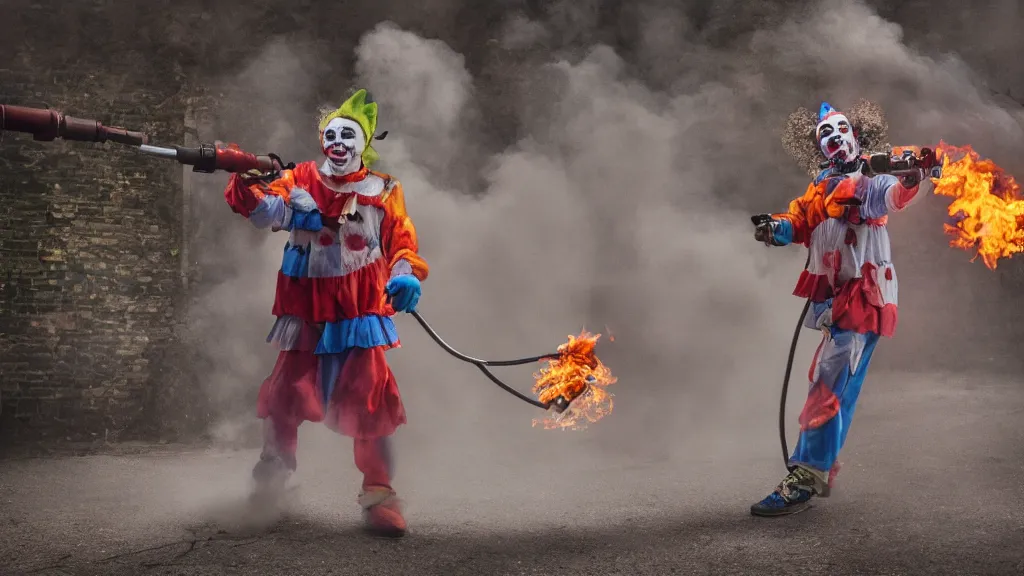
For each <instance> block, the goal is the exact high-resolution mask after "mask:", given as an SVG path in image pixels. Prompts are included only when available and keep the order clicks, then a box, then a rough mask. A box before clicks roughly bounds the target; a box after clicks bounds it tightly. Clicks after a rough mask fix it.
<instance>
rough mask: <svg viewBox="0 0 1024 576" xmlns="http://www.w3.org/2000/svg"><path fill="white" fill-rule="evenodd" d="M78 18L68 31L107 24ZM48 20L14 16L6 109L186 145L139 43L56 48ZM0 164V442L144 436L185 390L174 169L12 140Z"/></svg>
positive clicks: (175, 84) (156, 66) (174, 110)
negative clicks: (39, 111)
mask: <svg viewBox="0 0 1024 576" xmlns="http://www.w3.org/2000/svg"><path fill="white" fill-rule="evenodd" d="M83 5H84V7H81V8H79V10H80V11H79V12H78V13H77V14H74V15H66V16H67V17H68V18H72V17H78V18H80V21H81V22H82V23H83V26H84V25H86V24H87V23H88V22H90V17H92V18H97V17H99V18H105V17H106V16H105V15H106V12H104V11H102V8H103V7H102V5H100V4H97V5H96V6H91V5H90V3H83ZM90 9H92V10H93V12H90V11H89V10H90ZM46 12H47V11H46V6H38V5H37V6H35V7H34V8H33V7H22V10H21V11H20V12H19V11H17V10H15V11H14V12H13V13H12V12H7V13H8V14H10V15H11V16H12V17H13V19H14V20H15V21H18V20H20V21H21V22H22V23H23V24H25V26H22V27H21V28H20V33H21V34H22V37H21V38H18V39H20V40H21V41H22V43H21V49H20V50H18V51H17V57H16V58H14V59H13V60H9V61H7V62H5V63H4V64H0V66H3V68H4V69H3V70H0V77H2V78H3V81H2V82H0V102H3V103H7V104H16V105H24V106H35V107H52V108H55V109H58V110H61V111H63V112H64V113H66V114H68V115H71V116H76V117H81V118H92V119H96V120H99V121H101V122H103V123H104V124H106V125H115V126H125V127H130V128H132V129H137V130H142V131H145V132H147V133H148V134H150V136H151V138H153V139H154V140H157V141H162V142H171V143H177V142H179V141H180V140H181V138H182V132H183V117H184V110H185V106H186V103H187V102H186V98H185V97H184V96H185V92H183V82H182V78H181V76H180V74H175V70H174V63H173V62H168V61H160V60H154V59H153V58H152V55H151V54H150V53H148V52H147V45H146V42H145V39H140V40H139V42H138V43H137V44H136V45H135V46H132V45H130V44H121V45H119V46H112V45H110V43H111V42H112V40H111V39H110V38H109V37H107V38H102V39H100V40H99V41H98V42H97V44H96V45H95V49H93V50H85V49H83V47H84V46H87V44H85V43H81V42H74V43H70V44H68V45H64V46H62V45H61V44H60V43H59V42H57V43H54V42H53V39H52V37H50V36H49V34H50V33H51V32H52V26H40V27H38V28H36V27H33V23H34V22H36V21H37V19H43V18H45V17H46V16H47V14H46ZM11 23H13V22H10V21H9V23H8V24H5V26H8V25H9V24H11ZM48 30H49V31H50V32H48ZM9 40H15V39H14V38H9ZM43 47H46V48H47V49H43ZM114 54H116V58H115V57H112V56H113V55H114ZM5 60H6V59H5ZM0 162H2V168H0V405H2V411H0V438H2V439H4V443H5V444H6V440H7V439H10V438H19V439H22V438H24V439H28V438H61V439H70V440H95V439H106V440H115V439H123V438H130V437H134V436H138V435H140V434H142V433H144V432H151V431H152V430H153V428H154V426H156V425H158V424H159V422H158V421H156V420H155V419H154V414H153V410H154V409H155V408H156V407H157V406H159V405H161V404H163V403H166V395H167V394H168V393H169V392H170V391H171V390H173V389H174V388H175V387H177V386H181V385H182V382H181V381H179V380H178V379H176V375H177V374H176V373H177V372H178V371H177V367H178V366H179V365H180V361H181V354H182V350H181V349H180V347H179V346H178V344H177V338H176V331H177V323H178V322H179V319H180V318H181V317H182V311H183V304H184V300H183V297H184V292H183V274H182V264H181V261H180V258H181V255H182V251H183V243H182V229H183V228H182V213H183V206H182V192H181V191H182V187H181V176H180V175H181V168H180V166H178V165H177V164H176V163H173V162H168V161H166V160H160V159H154V158H149V157H145V156H142V155H141V154H139V153H138V152H137V151H135V150H132V149H131V148H128V147H124V146H120V145H116V144H109V143H108V144H103V145H100V144H93V143H82V142H65V141H62V140H56V141H53V142H35V141H33V140H32V138H31V136H29V135H25V134H13V133H7V134H5V135H4V140H3V142H2V144H0ZM186 380H187V379H186Z"/></svg>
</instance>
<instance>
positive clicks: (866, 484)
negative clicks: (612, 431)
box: [0, 374, 1024, 576]
mask: <svg viewBox="0 0 1024 576" xmlns="http://www.w3.org/2000/svg"><path fill="white" fill-rule="evenodd" d="M870 383H871V384H870V388H866V389H865V394H864V396H863V403H862V405H861V406H860V407H859V409H858V413H857V416H856V418H857V420H856V423H855V426H854V428H853V431H852V432H851V437H850V440H849V443H848V445H847V450H846V451H845V452H844V454H843V456H842V460H843V462H844V468H843V470H842V472H841V473H840V475H839V480H838V486H837V488H836V490H835V491H834V493H833V495H832V497H830V498H828V499H826V500H821V501H819V502H818V504H817V505H816V506H815V507H813V508H812V509H811V510H809V511H807V512H805V513H802V514H799V515H796V516H792V517H786V518H777V519H764V518H754V517H751V516H750V515H749V511H748V507H749V505H750V503H751V502H753V501H755V500H757V499H759V498H760V497H761V496H763V495H764V493H766V492H767V490H769V489H770V488H771V487H772V486H773V485H774V483H776V482H777V481H778V480H779V478H780V477H781V475H782V473H783V469H782V464H781V458H780V455H779V454H778V448H777V440H776V438H775V436H774V430H772V429H771V428H770V427H767V428H766V429H764V434H763V435H761V436H759V437H756V438H750V439H749V441H746V442H742V441H737V442H734V443H731V444H730V443H729V442H718V443H716V441H715V438H714V436H715V435H714V434H713V433H712V432H709V433H708V434H707V436H705V437H701V436H700V435H699V434H690V435H689V437H688V438H686V439H680V441H679V446H678V450H673V451H671V452H665V451H659V450H645V449H643V447H642V446H639V445H638V446H637V449H636V450H605V451H602V449H601V447H600V446H597V447H595V446H593V445H589V446H588V447H586V448H583V447H580V448H579V449H578V451H573V450H567V449H566V446H564V445H560V444H559V443H560V442H569V441H571V442H584V440H580V439H579V438H580V436H577V437H571V436H569V434H577V433H560V432H559V433H553V432H534V431H533V430H532V429H530V433H531V434H532V436H531V438H533V439H532V440H530V441H529V442H526V441H523V442H519V441H517V440H515V437H516V434H515V433H514V431H506V434H507V436H508V437H509V438H507V439H506V441H505V442H504V443H501V442H498V441H497V440H496V441H495V442H494V444H495V451H494V452H488V453H485V452H481V451H479V450H477V451H476V453H475V454H474V453H467V452H466V451H465V450H462V449H461V447H460V446H457V445H452V444H451V442H453V441H452V440H451V439H450V438H449V439H446V440H444V441H443V442H441V443H440V444H430V445H429V446H430V448H429V449H428V448H420V449H411V448H406V449H405V450H404V451H401V450H400V452H401V453H400V456H401V457H400V458H399V469H398V477H397V479H396V487H397V488H398V489H399V490H400V491H401V495H402V496H403V497H404V498H405V500H406V502H407V517H408V520H409V523H410V533H409V534H408V535H407V536H406V537H405V538H404V539H401V540H387V539H379V538H373V537H370V536H367V535H365V534H364V533H363V532H362V531H361V529H360V518H359V511H358V509H357V507H356V505H355V501H354V499H355V489H356V488H357V485H358V476H357V474H356V472H355V470H354V469H353V467H352V466H351V464H350V457H351V450H350V449H348V450H346V449H345V448H346V447H344V446H342V447H338V442H339V441H338V439H337V438H334V437H332V436H330V435H329V434H327V433H324V432H321V431H319V430H311V431H308V432H307V431H306V430H307V429H306V428H304V429H303V436H301V437H300V440H302V441H303V447H302V448H301V449H300V469H299V473H298V474H297V475H296V478H295V480H296V487H295V488H294V490H293V491H292V492H291V493H290V495H289V499H288V502H287V503H286V505H285V506H284V507H283V508H282V509H281V510H280V511H276V512H271V511H265V510H264V511H258V510H254V509H252V508H251V507H249V506H248V505H247V503H246V502H247V500H246V498H245V495H246V490H247V476H248V472H249V469H250V468H251V466H252V464H253V463H254V460H255V458H256V454H257V452H256V450H253V449H251V448H246V449H224V448H220V449H187V448H181V447H160V448H154V449H152V450H148V451H144V452H143V453H141V454H121V455H118V454H106V455H93V456H85V457H67V458H45V459H19V460H8V461H5V462H0V495H2V498H0V503H2V508H0V573H2V574H11V575H13V574H34V575H58V574H168V575H169V574H183V575H184V574H190V575H191V574H194V575H199V574H203V575H221V574H289V575H297V574H335V575H363V574H365V575H377V574H379V575H406V574H407V575H417V576H427V575H432V574H438V575H441V574H444V575H453V576H454V575H491V574H493V575H519V574H537V575H541V574H551V575H559V576H576V575H595V576H596V575H612V574H617V575H623V576H626V575H647V574H829V575H845V574H877V575H882V574H892V575H896V574H929V575H937V574H957V575H969V574H1024V386H1022V383H1021V382H1020V381H1017V380H1015V379H1013V378H1010V377H1007V376H985V377H977V376H975V377H962V376H951V375H928V374H876V375H874V376H873V378H871V380H870ZM869 392H870V393H869ZM798 395H799V393H798ZM795 403H796V404H798V403H799V400H797V401H795ZM795 408H796V409H798V408H799V406H796V407H795ZM614 416H615V415H614V414H613V415H612V416H611V417H609V418H613V417H614ZM772 419H773V417H772V415H771V414H766V415H765V418H764V421H765V422H771V421H772ZM599 424H600V423H599ZM544 434H548V435H547V436H544ZM552 434H557V436H552ZM529 435H530V434H525V433H524V434H523V436H529ZM562 438H572V440H562ZM538 439H539V440H538ZM590 442H591V443H593V442H597V440H590ZM730 442H732V440H730ZM446 443H447V445H446ZM406 445H407V446H413V445H415V443H411V442H406ZM424 446H425V445H424ZM581 446H582V445H581ZM701 446H704V447H705V448H708V447H709V446H712V447H713V449H700V448H701ZM752 446H753V447H755V448H756V449H753V448H751V447H752ZM325 447H326V448H325ZM545 447H546V448H545ZM499 448H500V449H503V450H506V452H505V453H504V454H499V453H498V449H499ZM526 454H530V455H532V456H533V458H532V459H527V458H525V457H524V456H525V455H526ZM598 455H601V456H600V457H599V456H598Z"/></svg>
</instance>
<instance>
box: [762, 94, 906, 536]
mask: <svg viewBox="0 0 1024 576" xmlns="http://www.w3.org/2000/svg"><path fill="white" fill-rule="evenodd" d="M885 130H886V126H885V121H884V118H883V116H882V113H881V110H879V109H878V108H877V107H876V106H874V105H872V104H870V103H867V102H862V103H861V104H859V105H858V106H857V107H855V108H854V109H852V110H851V113H850V115H849V116H847V115H845V114H843V113H841V112H839V111H837V110H835V109H833V108H832V107H831V106H830V105H829V104H828V103H822V105H821V108H820V111H819V113H818V115H817V117H816V118H815V116H814V115H812V114H811V113H810V112H808V111H806V110H801V111H798V112H796V113H795V114H794V115H793V116H791V117H790V125H789V129H788V130H787V133H786V136H785V137H784V143H785V144H786V146H787V148H788V149H789V151H790V153H791V154H793V155H794V156H796V157H797V158H798V159H799V160H801V161H803V162H804V163H806V165H807V166H808V168H809V170H808V171H809V172H810V173H811V174H812V175H814V174H815V172H817V175H816V177H815V178H814V181H813V182H812V183H811V184H810V185H809V186H808V187H807V191H806V192H805V194H804V195H803V196H802V197H800V198H797V199H795V200H793V201H792V202H791V203H790V205H789V210H788V211H787V212H784V213H780V214H773V215H772V218H771V221H770V222H768V223H767V224H766V225H764V226H759V227H758V229H757V231H756V232H755V238H756V239H757V240H759V241H762V242H764V243H766V244H769V245H773V246H786V245H789V244H793V243H799V244H803V245H805V246H807V247H808V249H809V251H810V255H809V259H808V265H807V268H806V269H805V270H804V271H803V272H802V274H801V275H800V279H799V281H798V282H797V286H796V289H795V291H794V294H795V295H797V296H800V297H804V298H808V299H810V305H809V307H808V311H807V316H806V317H805V318H804V326H805V327H807V328H812V329H815V330H820V331H821V332H822V333H823V337H822V340H821V343H820V344H819V345H818V349H817V351H816V352H815V354H814V359H813V361H812V363H811V368H810V371H809V379H810V390H809V393H808V396H807V401H806V403H805V405H804V408H803V410H802V412H801V414H800V438H799V440H798V442H797V445H796V448H795V449H794V450H793V453H792V455H791V456H790V460H789V468H790V470H791V472H790V473H789V474H788V475H787V476H786V477H785V478H783V480H782V482H780V483H779V485H778V487H776V488H775V490H774V491H773V492H772V493H771V494H769V495H768V496H767V497H765V498H764V499H763V500H761V501H760V502H758V503H756V504H754V505H753V506H751V508H750V511H751V513H752V514H754V515H758V516H779V515H784V514H792V513H796V512H800V511H802V510H804V509H806V508H807V507H808V506H809V501H810V500H811V498H812V497H814V496H820V497H827V496H828V495H829V491H830V489H831V486H832V482H833V480H834V477H835V474H836V472H838V469H839V463H838V461H837V457H838V455H839V451H840V450H841V449H842V447H843V444H844V442H845V441H846V436H847V433H848V432H849V430H850V423H851V421H852V418H853V413H854V408H855V406H856V403H857V397H858V396H859V394H860V390H861V385H862V384H863V382H864V377H865V375H866V373H867V370H868V364H869V362H870V361H871V355H872V352H873V351H874V349H875V345H876V344H877V342H878V340H879V338H880V337H881V336H885V337H892V336H893V334H894V332H895V329H896V316H897V312H896V305H897V281H896V271H895V268H894V267H893V263H892V257H891V252H890V244H889V234H888V231H887V229H886V226H887V224H888V215H889V214H890V213H893V212H899V211H901V210H903V209H905V208H906V207H907V206H908V205H909V204H910V203H911V201H912V200H914V198H915V197H916V196H917V193H918V189H919V183H920V182H921V180H922V179H923V178H924V174H923V173H918V174H911V175H909V176H904V177H902V178H896V177H895V176H892V175H875V176H868V175H865V174H864V173H862V169H863V167H864V162H865V157H864V156H862V155H861V149H862V147H867V148H868V149H869V150H870V151H883V150H884V149H885V148H886V147H887V146H888V145H887V144H886V143H885ZM823 157H824V160H825V162H824V163H823V162H822V159H823ZM822 168H824V169H822ZM819 170H820V172H819Z"/></svg>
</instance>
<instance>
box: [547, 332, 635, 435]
mask: <svg viewBox="0 0 1024 576" xmlns="http://www.w3.org/2000/svg"><path fill="white" fill-rule="evenodd" d="M600 337H601V335H600V334H597V335H591V334H590V333H589V332H587V331H586V330H584V331H582V332H581V333H580V335H579V336H569V341H568V342H566V343H565V344H562V345H561V346H559V347H558V354H559V356H558V358H555V359H552V360H549V361H548V365H547V366H545V367H544V368H541V370H540V371H539V372H538V373H536V374H534V375H533V377H534V378H535V379H536V382H535V383H534V385H533V393H534V394H536V395H537V399H538V400H540V401H541V402H545V403H546V402H553V401H554V400H555V399H556V398H558V397H559V396H562V397H564V398H565V399H566V400H570V401H571V402H572V404H571V405H570V406H569V408H568V409H566V411H565V412H563V413H561V414H558V415H557V416H554V417H552V418H544V419H534V421H533V425H534V426H537V425H543V426H544V428H545V429H547V430H551V429H557V428H561V429H566V428H568V429H571V430H580V429H583V428H586V426H587V423H591V424H592V423H594V422H597V421H598V420H600V419H601V418H604V417H605V416H607V415H608V414H611V412H612V405H613V402H612V397H613V395H612V394H610V393H608V391H607V390H605V387H606V386H608V385H609V384H614V383H615V382H616V381H617V379H616V378H615V377H614V376H612V373H611V370H609V369H608V367H607V366H605V365H604V364H603V363H602V362H601V360H600V359H598V357H597V355H596V354H595V353H594V348H595V346H596V345H597V340H598V339H599V338H600Z"/></svg>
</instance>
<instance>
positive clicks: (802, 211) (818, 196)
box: [772, 182, 827, 245]
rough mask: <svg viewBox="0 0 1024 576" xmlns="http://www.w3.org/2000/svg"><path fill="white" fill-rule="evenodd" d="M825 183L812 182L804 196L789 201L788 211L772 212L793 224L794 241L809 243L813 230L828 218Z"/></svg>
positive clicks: (778, 218)
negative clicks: (824, 195)
mask: <svg viewBox="0 0 1024 576" xmlns="http://www.w3.org/2000/svg"><path fill="white" fill-rule="evenodd" d="M823 184H824V183H822V184H819V185H815V184H814V183H813V182H812V183H811V184H809V185H808V186H807V190H806V191H805V192H804V195H803V196H801V197H799V198H796V199H794V200H793V201H792V202H790V203H789V209H788V210H787V211H786V212H780V213H778V214H772V217H773V218H775V219H777V220H788V221H789V223H790V224H792V225H793V243H798V244H804V245H807V244H808V243H809V242H810V241H811V232H813V231H814V229H815V228H816V227H817V226H818V224H821V223H822V222H823V221H824V220H825V219H826V217H827V216H826V214H825V206H824V202H823V197H822V187H823Z"/></svg>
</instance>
